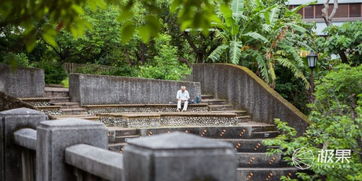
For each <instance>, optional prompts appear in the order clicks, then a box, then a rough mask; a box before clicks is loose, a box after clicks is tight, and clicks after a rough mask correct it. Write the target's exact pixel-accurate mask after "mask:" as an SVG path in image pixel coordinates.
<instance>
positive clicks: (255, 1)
mask: <svg viewBox="0 0 362 181" xmlns="http://www.w3.org/2000/svg"><path fill="white" fill-rule="evenodd" d="M274 1H275V2H274ZM277 1H278V0H270V1H262V0H248V1H246V0H233V1H232V2H231V5H230V7H221V8H220V9H221V12H220V13H219V14H220V16H221V19H222V20H223V21H222V22H221V23H219V24H217V25H216V28H215V29H216V35H217V36H216V37H217V38H220V39H221V40H222V44H221V45H220V46H218V47H217V48H216V49H215V50H214V51H213V52H212V53H211V54H210V55H209V56H208V59H209V60H211V61H212V62H228V63H233V64H240V65H245V66H249V67H253V66H256V68H257V73H258V74H259V75H260V76H261V77H262V78H263V79H264V80H265V81H266V82H267V83H269V85H270V86H271V87H272V88H274V87H275V81H276V78H277V77H276V74H275V66H276V65H280V66H283V67H285V68H287V69H289V70H291V71H292V72H293V74H294V76H295V77H297V78H300V79H301V80H302V81H303V82H304V84H305V85H306V87H308V86H309V84H308V81H307V79H306V78H305V76H304V74H303V68H304V64H303V61H302V58H301V57H300V56H299V53H298V52H299V50H300V49H308V48H310V47H308V46H307V45H306V44H303V41H302V40H300V38H299V37H298V36H299V35H300V34H305V33H306V32H307V29H306V28H305V27H304V26H306V25H305V24H303V23H302V21H301V18H300V17H298V16H299V15H298V14H297V12H298V11H299V10H300V9H301V8H302V7H304V6H306V5H304V6H300V7H297V8H295V9H292V10H290V9H288V8H287V6H286V5H285V4H283V2H282V3H276V2H277ZM278 2H280V1H278Z"/></svg>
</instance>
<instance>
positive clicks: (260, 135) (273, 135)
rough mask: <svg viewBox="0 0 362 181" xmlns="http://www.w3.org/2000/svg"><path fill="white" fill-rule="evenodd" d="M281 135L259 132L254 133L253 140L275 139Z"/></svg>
mask: <svg viewBox="0 0 362 181" xmlns="http://www.w3.org/2000/svg"><path fill="white" fill-rule="evenodd" d="M278 135H279V131H258V132H252V135H251V136H252V137H253V138H274V137H276V136H278Z"/></svg>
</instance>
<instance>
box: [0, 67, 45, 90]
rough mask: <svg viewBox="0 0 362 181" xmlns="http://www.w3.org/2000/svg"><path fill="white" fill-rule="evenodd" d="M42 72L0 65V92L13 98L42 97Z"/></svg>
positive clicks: (34, 69)
mask: <svg viewBox="0 0 362 181" xmlns="http://www.w3.org/2000/svg"><path fill="white" fill-rule="evenodd" d="M44 86H45V82H44V70H42V69H37V68H16V69H11V68H10V67H9V66H7V65H4V64H0V91H2V92H5V93H6V94H8V95H11V96H14V97H41V96H43V95H44Z"/></svg>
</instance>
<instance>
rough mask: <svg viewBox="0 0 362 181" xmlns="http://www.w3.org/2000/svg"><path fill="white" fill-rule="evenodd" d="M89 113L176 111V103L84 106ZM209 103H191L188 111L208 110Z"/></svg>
mask: <svg viewBox="0 0 362 181" xmlns="http://www.w3.org/2000/svg"><path fill="white" fill-rule="evenodd" d="M82 107H83V108H86V109H87V110H88V113H89V114H98V113H120V112H176V108H177V105H176V104H102V105H85V106H82ZM207 111H208V104H205V103H200V104H189V107H188V110H187V112H207Z"/></svg>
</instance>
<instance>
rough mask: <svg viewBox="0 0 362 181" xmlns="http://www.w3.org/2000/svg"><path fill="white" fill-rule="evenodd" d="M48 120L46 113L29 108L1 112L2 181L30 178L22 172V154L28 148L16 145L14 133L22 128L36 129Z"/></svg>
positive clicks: (0, 153)
mask: <svg viewBox="0 0 362 181" xmlns="http://www.w3.org/2000/svg"><path fill="white" fill-rule="evenodd" d="M46 119H47V116H46V115H45V114H44V113H42V112H39V111H36V110H32V109H28V108H19V109H11V110H7V111H2V112H0V142H1V143H0V180H4V181H7V180H11V181H18V180H19V181H20V180H22V179H23V178H26V177H29V176H27V175H23V172H22V157H21V154H22V151H25V150H26V148H23V147H21V146H18V145H16V144H15V141H14V132H15V131H16V130H19V129H21V128H33V129H35V128H36V126H37V125H38V124H39V123H40V122H41V121H44V120H46ZM24 166H25V165H24ZM29 166H30V165H29Z"/></svg>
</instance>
